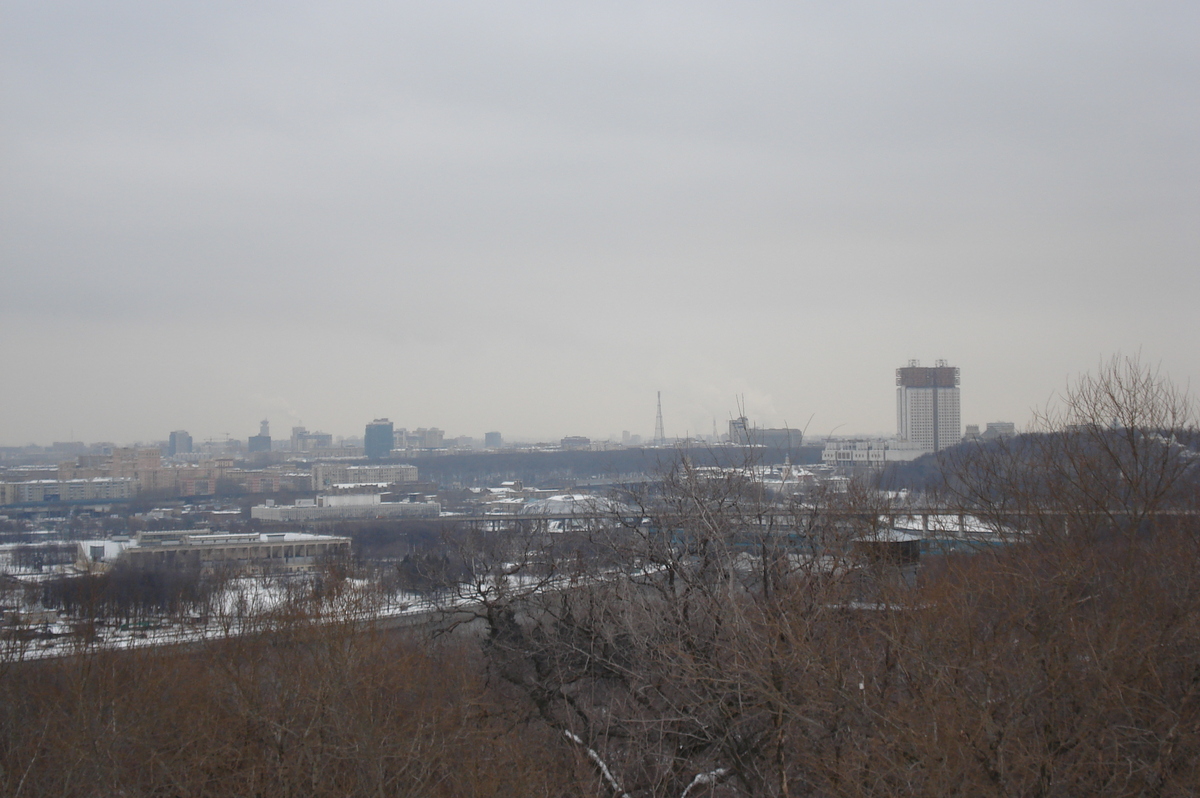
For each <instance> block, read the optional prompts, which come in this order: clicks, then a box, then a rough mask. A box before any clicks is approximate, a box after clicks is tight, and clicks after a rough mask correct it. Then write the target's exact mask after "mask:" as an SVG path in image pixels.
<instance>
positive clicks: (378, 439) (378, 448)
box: [363, 418, 395, 460]
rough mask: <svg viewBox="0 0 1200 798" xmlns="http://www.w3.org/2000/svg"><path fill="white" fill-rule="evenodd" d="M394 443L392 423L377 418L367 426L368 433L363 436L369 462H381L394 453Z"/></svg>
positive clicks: (364, 449) (364, 448)
mask: <svg viewBox="0 0 1200 798" xmlns="http://www.w3.org/2000/svg"><path fill="white" fill-rule="evenodd" d="M394 441H395V431H394V430H393V428H392V422H390V421H388V420H387V419H386V418H377V419H375V420H374V421H372V422H371V423H370V424H368V425H367V431H366V433H364V435H363V452H364V453H365V454H366V456H367V459H369V460H380V459H382V458H384V457H387V456H388V455H390V454H391V453H392V444H393V442H394Z"/></svg>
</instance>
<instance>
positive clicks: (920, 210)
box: [0, 2, 1200, 445]
mask: <svg viewBox="0 0 1200 798" xmlns="http://www.w3.org/2000/svg"><path fill="white" fill-rule="evenodd" d="M0 13H2V14H3V18H4V20H5V23H4V25H3V26H0V73H2V74H3V75H4V80H3V83H2V89H0V91H2V94H0V131H2V132H0V135H2V137H3V138H2V142H3V144H2V146H0V163H2V164H3V166H2V170H3V171H2V172H0V224H2V228H0V269H2V272H0V273H2V274H3V278H4V287H3V290H2V291H0V341H3V343H4V350H5V361H4V366H3V373H4V400H3V404H2V405H0V406H2V408H3V412H2V413H0V444H3V445H22V444H27V443H31V442H38V443H49V442H51V441H56V440H59V441H62V440H86V441H98V440H109V441H116V442H128V441H136V440H142V441H150V440H161V439H163V438H165V436H166V435H167V433H168V431H170V430H175V429H187V430H190V431H191V433H192V434H193V435H194V436H196V438H197V439H200V438H204V437H209V436H218V435H222V434H224V433H229V434H230V435H231V436H233V437H240V438H244V437H246V436H248V435H251V434H253V433H254V432H255V430H256V429H257V425H258V422H259V420H260V419H263V418H267V419H269V420H270V421H271V424H272V425H273V426H274V427H275V429H276V430H278V433H277V434H282V433H284V431H285V430H287V429H289V428H291V427H292V426H293V425H298V424H304V425H307V426H308V427H309V428H312V429H320V430H325V431H328V432H330V433H333V434H336V435H347V436H349V435H359V436H361V435H362V434H363V425H364V424H365V423H366V422H368V421H370V420H371V419H373V418H376V417H381V416H387V417H390V418H391V419H392V420H393V421H395V422H396V424H397V425H398V426H406V427H409V428H414V429H415V428H417V427H439V428H442V429H445V430H447V431H448V432H450V433H451V434H454V435H473V436H476V437H482V435H483V433H484V432H485V431H487V430H493V429H497V430H502V431H503V432H504V435H505V437H506V438H513V439H518V438H527V439H557V438H558V437H559V436H564V435H590V436H593V437H595V438H604V437H605V436H607V435H610V434H613V433H617V434H619V433H620V432H621V431H622V430H630V431H632V432H634V433H636V434H639V435H642V436H649V435H650V434H651V432H652V431H653V428H654V421H655V409H656V407H655V395H656V392H657V391H661V392H662V396H663V413H664V422H665V425H666V432H667V434H668V435H670V436H682V435H685V434H687V433H689V432H690V433H693V434H694V433H702V434H707V433H710V432H711V431H712V427H713V422H714V419H715V421H716V424H717V425H718V426H719V427H720V428H721V429H722V430H723V429H724V426H725V424H726V422H727V421H728V419H729V418H730V416H731V415H735V414H737V413H739V412H740V411H739V408H738V405H737V403H738V402H739V401H742V402H744V407H745V411H746V413H747V415H749V416H750V417H751V418H753V419H754V420H755V421H756V422H757V423H760V424H762V425H764V426H772V427H775V426H783V425H785V424H787V425H790V426H793V427H803V426H804V425H806V424H809V423H810V422H809V420H810V419H811V424H810V426H809V433H810V435H814V434H815V435H818V436H823V435H826V434H828V433H830V432H831V431H833V430H835V429H839V428H840V429H841V431H842V432H843V433H844V432H851V431H853V432H883V431H890V430H893V429H894V428H895V423H896V416H895V413H896V406H895V402H894V398H893V393H894V390H895V387H894V379H895V378H894V371H895V369H896V367H898V366H901V365H903V364H905V363H906V362H907V361H908V360H909V359H910V358H920V359H921V360H922V362H923V363H926V364H929V365H932V364H933V362H934V360H935V359H938V358H945V359H947V360H948V361H949V362H950V363H951V364H953V365H955V366H958V367H959V368H961V370H962V420H963V422H964V423H974V424H983V423H985V422H988V421H995V420H1000V419H1004V420H1009V421H1014V422H1016V423H1017V424H1019V425H1020V424H1023V423H1025V422H1027V421H1028V418H1029V415H1030V409H1031V408H1033V407H1036V406H1040V405H1042V404H1044V403H1045V402H1046V401H1047V400H1048V399H1049V397H1050V396H1051V394H1052V393H1053V392H1055V391H1057V390H1059V389H1061V388H1062V386H1063V385H1064V384H1065V382H1066V381H1067V380H1068V379H1069V378H1070V377H1071V376H1072V375H1076V374H1079V373H1082V372H1086V371H1087V370H1089V369H1092V368H1094V367H1095V366H1096V365H1097V363H1098V362H1100V361H1101V359H1102V358H1103V357H1105V356H1107V355H1109V354H1112V353H1114V352H1126V353H1137V352H1140V353H1141V354H1142V357H1143V358H1144V359H1145V360H1148V361H1150V362H1154V363H1160V364H1161V367H1162V369H1163V371H1164V372H1166V373H1169V374H1170V376H1171V377H1172V378H1173V379H1174V381H1175V382H1176V383H1178V384H1181V385H1183V384H1187V383H1188V382H1189V381H1193V382H1194V378H1195V377H1197V376H1200V350H1197V348H1196V346H1195V337H1196V336H1195V331H1194V326H1195V322H1194V317H1195V308H1196V300H1197V298H1198V297H1200V268H1197V256H1196V253H1197V252H1200V246H1198V245H1200V225H1198V224H1197V220H1198V219H1200V146H1198V145H1200V104H1198V103H1197V102H1196V86H1197V85H1198V80H1200V46H1197V45H1198V44H1200V41H1198V36H1197V31H1198V30H1200V28H1198V25H1197V23H1198V22H1200V8H1197V7H1196V6H1195V5H1193V4H1182V3H1145V4H1138V5H1136V6H1134V5H1125V6H1122V5H1108V4H1069V3H1050V4H1046V3H1036V4H1035V3H1010V4H1003V5H994V6H987V7H981V6H970V7H967V6H962V5H960V4H951V3H920V4H916V5H912V4H909V5H903V6H899V5H895V4H887V3H871V2H865V3H855V4H840V5H836V6H833V5H815V4H800V5H795V4H783V3H755V4H736V5H735V4H715V3H688V4H682V3H666V4H654V5H652V6H646V5H644V4H633V3H611V4H603V5H602V6H589V7H578V6H565V5H563V4H550V3H519V4H504V5H495V4H487V3H478V2H467V3H456V4H440V5H439V4H433V5H430V4H411V3H399V4H382V3H380V4H371V3H353V4H341V5H337V6H327V5H325V4H316V3H308V2H295V3H288V4H282V3H268V4H255V5H254V6H253V7H250V6H247V5H245V4H239V3H206V4H198V5H190V6H180V5H175V4H159V3H144V2H131V3H120V4H95V3H80V2H60V3H38V4H33V3H15V2H2V3H0Z"/></svg>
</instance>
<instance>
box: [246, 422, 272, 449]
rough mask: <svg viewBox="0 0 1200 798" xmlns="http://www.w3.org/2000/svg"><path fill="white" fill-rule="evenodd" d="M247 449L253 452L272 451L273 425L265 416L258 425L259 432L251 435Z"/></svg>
mask: <svg viewBox="0 0 1200 798" xmlns="http://www.w3.org/2000/svg"><path fill="white" fill-rule="evenodd" d="M246 449H247V451H249V452H251V453H255V452H269V451H271V425H270V424H269V423H267V420H266V419H265V418H264V419H263V420H262V421H261V422H260V423H259V425H258V434H257V435H251V436H250V440H249V441H247V446H246Z"/></svg>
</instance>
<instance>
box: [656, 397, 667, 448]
mask: <svg viewBox="0 0 1200 798" xmlns="http://www.w3.org/2000/svg"><path fill="white" fill-rule="evenodd" d="M654 445H655V446H666V445H667V433H666V430H665V429H663V420H662V391H659V392H658V416H657V418H655V419H654Z"/></svg>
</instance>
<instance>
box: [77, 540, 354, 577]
mask: <svg viewBox="0 0 1200 798" xmlns="http://www.w3.org/2000/svg"><path fill="white" fill-rule="evenodd" d="M349 555H350V538H346V537H336V536H333V535H313V534H309V533H306V532H266V533H262V534H259V533H247V534H214V533H210V532H207V531H202V532H198V533H197V532H189V531H187V530H182V531H165V532H141V533H139V534H138V535H137V537H135V538H111V539H106V540H81V541H79V551H78V557H77V564H78V565H79V566H80V567H83V568H88V569H94V568H107V567H110V566H111V565H113V564H114V563H117V562H125V563H128V564H129V565H131V566H135V567H139V568H189V567H196V568H204V569H222V568H227V569H232V570H237V571H311V570H313V569H314V568H316V567H317V566H318V565H319V564H320V563H321V561H322V560H325V559H331V558H341V557H347V556H349Z"/></svg>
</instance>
